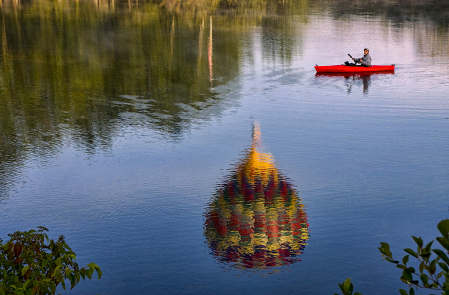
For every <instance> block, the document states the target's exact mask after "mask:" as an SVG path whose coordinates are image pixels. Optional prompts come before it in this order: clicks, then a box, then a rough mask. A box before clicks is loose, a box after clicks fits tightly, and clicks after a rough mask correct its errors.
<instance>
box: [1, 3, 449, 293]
mask: <svg viewBox="0 0 449 295" xmlns="http://www.w3.org/2000/svg"><path fill="white" fill-rule="evenodd" d="M22 9H24V12H23V13H22V14H18V15H19V19H20V20H23V22H24V23H23V24H22V25H21V29H17V27H15V25H14V24H15V22H14V21H13V20H14V18H13V17H12V16H14V14H13V12H11V11H12V10H10V11H8V10H6V9H4V11H3V12H2V13H3V16H4V19H6V25H4V33H3V36H4V39H3V40H5V38H6V41H7V42H6V41H3V48H4V51H3V55H2V61H1V66H2V68H3V70H2V74H1V85H0V89H1V95H2V97H1V98H0V101H1V103H2V108H1V112H0V116H1V118H0V122H1V125H0V132H1V136H2V137H1V141H0V143H1V145H0V153H1V154H0V155H1V158H0V165H1V169H0V173H1V174H0V179H1V181H0V186H1V187H0V194H1V195H0V237H1V238H3V239H5V238H7V234H8V233H12V232H13V231H15V230H28V229H32V228H35V227H36V226H39V225H43V226H46V227H48V228H49V229H50V232H49V235H50V237H52V238H56V237H57V236H58V235H60V234H63V235H64V236H65V237H66V241H67V243H68V244H69V245H70V246H71V247H72V249H73V250H74V251H75V253H77V262H78V263H79V264H80V265H86V264H87V263H90V262H95V263H97V264H98V265H99V266H100V267H101V269H102V271H103V277H102V278H101V279H100V280H98V281H97V280H95V279H94V280H92V281H87V282H81V283H80V284H79V285H77V286H76V287H75V288H74V289H73V290H71V291H69V290H67V291H63V290H60V292H62V293H65V292H66V293H70V294H198V293H202V294H210V293H214V294H230V293H238V294H243V293H249V294H272V293H275V292H276V293H285V294H287V293H293V294H333V293H334V292H335V293H336V292H338V285H337V284H338V283H341V282H343V281H344V280H345V279H346V278H347V277H351V280H352V282H353V283H354V285H355V289H356V291H360V292H362V293H364V294H394V293H396V292H397V289H399V288H404V287H406V285H404V284H403V283H402V282H400V280H399V277H400V270H398V269H396V268H394V267H393V266H392V265H390V264H388V263H387V262H386V261H382V258H381V254H380V252H379V251H378V249H377V248H378V247H379V246H380V244H379V243H380V242H388V243H390V245H391V247H392V252H393V253H394V254H395V255H396V256H397V257H399V258H401V257H402V255H403V252H402V250H401V249H403V248H406V247H414V246H413V240H412V238H411V235H416V236H421V237H422V238H423V239H424V241H425V242H426V241H430V239H433V238H434V237H435V236H437V235H438V231H437V229H436V225H437V223H438V222H439V221H440V220H442V219H446V218H449V202H448V196H449V186H448V183H449V170H448V167H449V135H448V134H449V99H448V97H449V96H448V93H449V82H448V81H449V80H448V78H447V77H448V74H449V55H448V49H447V48H448V47H447V44H448V42H449V41H448V40H449V33H448V27H447V26H446V25H444V24H441V23H437V22H433V21H432V20H428V19H425V18H423V19H417V20H412V21H410V20H407V21H406V20H402V21H398V20H392V19H390V18H388V17H385V16H383V15H377V14H372V15H358V14H351V15H349V16H346V17H342V18H338V17H335V16H333V15H332V13H329V12H326V11H319V12H317V11H314V10H310V11H306V12H305V13H304V14H302V15H289V16H287V17H279V16H277V15H264V16H261V18H262V20H261V21H258V20H257V19H256V20H252V21H248V23H245V24H243V25H242V24H241V26H236V25H235V23H236V21H235V20H233V19H232V18H231V19H228V18H226V17H223V16H219V15H213V16H212V17H210V16H207V17H203V18H201V17H198V18H195V19H194V20H193V21H190V23H189V22H187V21H183V20H182V18H179V19H178V18H176V17H172V15H168V16H167V15H165V14H162V13H160V14H156V15H152V14H150V15H148V14H144V12H142V11H141V13H142V14H143V16H141V20H140V23H139V21H138V20H137V21H136V20H135V18H136V17H137V16H138V15H137V16H136V14H127V13H123V14H122V13H120V12H110V11H109V12H108V13H107V14H106V16H105V19H104V20H102V19H101V17H100V18H99V19H97V18H95V17H96V16H95V17H94V20H93V21H86V20H84V21H80V22H78V23H77V24H78V25H77V26H76V25H73V27H70V26H69V25H67V26H62V27H61V28H67V30H68V31H67V32H65V33H60V32H59V31H58V30H56V29H54V32H56V33H49V31H48V30H47V31H46V33H45V34H44V33H42V32H44V31H45V30H42V31H41V33H40V34H42V36H41V37H45V38H47V39H46V40H45V39H44V40H40V41H36V40H34V41H29V43H27V41H26V36H27V34H30V33H29V30H28V31H27V29H25V28H28V26H27V25H26V21H27V19H28V20H29V19H33V15H32V13H31V12H29V11H28V10H26V7H25V8H22ZM67 11H69V12H67V15H66V14H64V13H62V15H63V16H64V17H65V18H66V19H68V20H67V22H69V23H71V22H70V17H69V16H71V15H72V14H71V13H72V12H71V11H72V10H71V9H68V10H67ZM28 13H29V14H30V16H29V18H27V15H28ZM98 13H100V12H98ZM93 14H94V15H95V13H93ZM10 19H11V22H9V21H8V20H10ZM86 19H87V17H86ZM128 22H130V23H131V25H127V24H128ZM42 23H43V22H42ZM42 23H41V27H45V26H44V25H43V24H42ZM158 24H159V26H157V25H158ZM30 27H32V26H31V25H30ZM49 27H50V28H52V27H51V26H50V25H48V24H47V27H45V28H47V29H48V28H49ZM173 28H175V29H173ZM16 30H18V31H20V30H23V31H20V32H22V33H21V36H22V39H20V40H19V39H18V38H17V37H16V36H17V34H15V32H17V31H16ZM50 31H51V30H50ZM358 31H369V32H370V34H369V35H367V36H364V35H363V34H362V35H361V36H358V34H357V32H358ZM70 32H72V33H73V35H75V37H70V34H69V33H70ZM137 32H138V33H137ZM152 32H156V33H154V34H153V33H152ZM67 35H69V37H67ZM5 36H6V37H5ZM155 36H159V37H160V39H157V38H156V37H155ZM156 39H157V40H156ZM74 40H75V41H74ZM46 41H47V42H48V43H49V44H50V45H48V48H43V47H42V46H41V45H40V43H36V42H42V43H45V42H46ZM5 42H6V43H7V46H6V45H5V44H6V43H5ZM52 42H55V43H54V44H55V45H51V44H53V43H52ZM58 42H59V43H58ZM78 43H80V44H81V45H82V46H81V45H80V47H79V48H74V44H78ZM156 43H157V44H156ZM58 44H59V45H58ZM89 46H90V47H89ZM364 47H369V48H370V53H371V56H372V58H373V63H374V64H396V70H395V73H394V74H376V75H372V76H370V77H365V78H361V77H357V76H348V77H343V76H316V74H315V70H314V68H313V66H314V65H315V64H319V65H330V64H340V63H342V62H344V61H346V60H347V53H351V54H352V55H353V56H356V55H361V54H362V50H363V48H364ZM5 48H6V49H5ZM15 49H16V50H15ZM166 49H167V50H166ZM170 49H171V50H172V52H171V53H170ZM5 50H6V51H5ZM255 123H256V124H259V125H260V130H261V142H262V148H263V151H264V152H265V153H270V154H271V155H272V156H273V159H274V161H275V163H276V167H277V169H278V171H279V172H280V173H281V174H282V175H283V176H285V177H286V181H287V182H288V183H289V184H290V185H291V186H292V187H293V188H294V189H295V191H296V192H297V194H298V197H299V203H300V204H302V205H304V208H303V209H304V212H305V214H306V216H307V220H308V230H309V237H308V239H307V241H306V242H307V245H305V247H304V248H303V251H302V254H300V255H299V256H297V258H298V260H299V261H297V262H295V263H292V264H289V265H278V266H274V267H271V266H266V267H262V268H261V269H258V268H246V267H245V266H244V265H242V264H240V263H239V262H237V263H230V262H226V261H223V260H220V257H217V255H215V254H214V253H213V249H211V248H210V245H209V243H208V241H207V238H206V236H205V235H206V233H205V222H206V216H207V214H208V212H209V210H211V209H210V208H211V207H210V204H211V202H213V200H214V198H215V197H216V195H217V192H219V191H220V188H221V187H222V185H223V183H226V181H228V179H229V178H230V177H232V175H234V174H235V173H236V170H235V169H236V168H235V167H236V166H235V164H236V163H239V162H240V161H242V160H244V159H246V158H245V157H246V153H247V151H248V149H249V148H250V147H251V144H252V126H253V124H255Z"/></svg>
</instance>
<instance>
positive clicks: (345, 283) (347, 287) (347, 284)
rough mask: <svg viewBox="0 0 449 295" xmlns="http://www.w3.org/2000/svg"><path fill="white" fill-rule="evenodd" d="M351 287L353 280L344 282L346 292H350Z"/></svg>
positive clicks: (348, 279)
mask: <svg viewBox="0 0 449 295" xmlns="http://www.w3.org/2000/svg"><path fill="white" fill-rule="evenodd" d="M350 287H351V279H350V278H347V279H346V280H345V281H344V282H343V289H344V290H345V292H349V289H350Z"/></svg>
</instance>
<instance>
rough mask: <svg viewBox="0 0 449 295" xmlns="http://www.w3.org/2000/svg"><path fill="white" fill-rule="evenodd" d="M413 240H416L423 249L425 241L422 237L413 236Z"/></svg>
mask: <svg viewBox="0 0 449 295" xmlns="http://www.w3.org/2000/svg"><path fill="white" fill-rule="evenodd" d="M412 238H413V240H415V243H416V244H417V245H418V247H419V248H422V245H423V241H422V239H421V237H419V238H417V237H415V236H412Z"/></svg>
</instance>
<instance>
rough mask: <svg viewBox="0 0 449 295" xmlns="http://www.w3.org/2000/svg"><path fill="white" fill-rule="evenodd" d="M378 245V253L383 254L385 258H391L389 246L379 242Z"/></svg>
mask: <svg viewBox="0 0 449 295" xmlns="http://www.w3.org/2000/svg"><path fill="white" fill-rule="evenodd" d="M380 245H381V246H380V247H379V248H378V249H379V251H380V253H382V254H384V255H385V256H387V257H390V258H392V254H391V251H390V245H388V243H384V242H381V243H380Z"/></svg>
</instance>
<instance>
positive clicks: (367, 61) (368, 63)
mask: <svg viewBox="0 0 449 295" xmlns="http://www.w3.org/2000/svg"><path fill="white" fill-rule="evenodd" d="M360 63H361V64H362V65H364V66H366V67H369V66H371V56H370V55H369V53H368V54H367V55H365V56H364V57H362V58H361V59H360Z"/></svg>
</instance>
